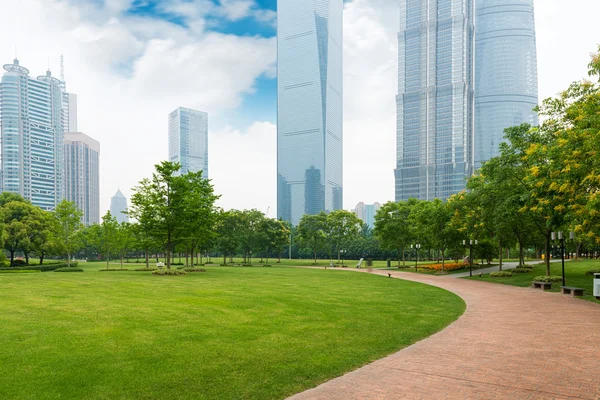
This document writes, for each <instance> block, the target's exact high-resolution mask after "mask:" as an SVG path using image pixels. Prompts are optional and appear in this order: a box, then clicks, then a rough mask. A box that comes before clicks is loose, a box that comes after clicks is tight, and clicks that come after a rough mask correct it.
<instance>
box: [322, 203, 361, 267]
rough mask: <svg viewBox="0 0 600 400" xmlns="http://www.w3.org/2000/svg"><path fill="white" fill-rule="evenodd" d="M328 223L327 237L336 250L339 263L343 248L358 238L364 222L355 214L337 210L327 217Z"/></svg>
mask: <svg viewBox="0 0 600 400" xmlns="http://www.w3.org/2000/svg"><path fill="white" fill-rule="evenodd" d="M326 222H327V224H326V226H327V236H328V237H329V240H330V241H331V244H332V246H333V248H334V249H335V250H336V253H337V256H338V261H339V259H340V250H341V248H342V246H345V245H346V243H348V242H349V241H351V240H352V239H354V238H356V237H358V235H359V234H360V231H361V228H362V221H361V220H360V219H359V218H358V217H357V216H356V214H354V213H353V212H350V211H346V210H336V211H332V212H331V213H329V214H328V215H327V220H326Z"/></svg>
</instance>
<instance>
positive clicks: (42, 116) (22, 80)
mask: <svg viewBox="0 0 600 400" xmlns="http://www.w3.org/2000/svg"><path fill="white" fill-rule="evenodd" d="M4 70H5V71H6V72H5V73H4V75H3V76H2V81H1V83H0V107H1V111H0V121H1V124H2V126H1V131H0V132H1V138H2V145H1V148H2V162H1V166H2V173H1V174H2V191H6V192H14V193H19V194H20V195H21V196H23V197H24V198H25V199H27V200H30V201H31V202H32V203H33V204H34V205H36V206H39V207H41V208H42V209H44V210H53V209H54V208H55V207H56V205H57V204H58V203H59V202H60V201H61V200H62V199H63V195H64V194H63V190H64V182H63V173H64V165H63V135H64V132H63V114H62V104H63V103H62V102H63V91H62V89H61V82H60V80H58V79H57V78H54V77H53V76H52V74H51V73H50V71H47V72H46V75H42V76H40V77H38V78H37V79H33V78H31V77H30V76H29V70H28V69H27V68H25V67H23V66H21V65H20V64H19V60H17V59H15V60H14V62H13V63H12V64H6V65H5V66H4Z"/></svg>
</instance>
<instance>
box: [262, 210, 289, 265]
mask: <svg viewBox="0 0 600 400" xmlns="http://www.w3.org/2000/svg"><path fill="white" fill-rule="evenodd" d="M289 238H290V230H289V228H288V225H287V224H286V223H285V222H283V221H279V220H276V219H271V218H264V219H263V220H262V221H260V224H259V228H258V241H259V247H260V250H261V251H263V252H264V253H265V256H266V259H267V263H268V262H269V255H270V254H271V253H272V252H273V251H277V252H278V253H279V254H281V251H283V248H284V247H285V246H287V245H288V244H289V242H290V239H289Z"/></svg>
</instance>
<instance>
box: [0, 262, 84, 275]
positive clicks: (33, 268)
mask: <svg viewBox="0 0 600 400" xmlns="http://www.w3.org/2000/svg"><path fill="white" fill-rule="evenodd" d="M71 266H72V267H77V262H76V261H75V262H72V263H71ZM66 267H67V263H65V262H60V263H53V264H44V265H29V266H24V267H18V268H17V269H20V270H30V271H41V272H49V271H54V270H56V269H58V268H66ZM0 270H4V271H12V270H14V268H12V267H2V268H0Z"/></svg>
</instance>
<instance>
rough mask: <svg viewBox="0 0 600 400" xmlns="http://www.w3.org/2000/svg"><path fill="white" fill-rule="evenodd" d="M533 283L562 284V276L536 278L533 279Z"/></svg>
mask: <svg viewBox="0 0 600 400" xmlns="http://www.w3.org/2000/svg"><path fill="white" fill-rule="evenodd" d="M533 282H562V276H557V275H551V276H536V277H535V278H533Z"/></svg>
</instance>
